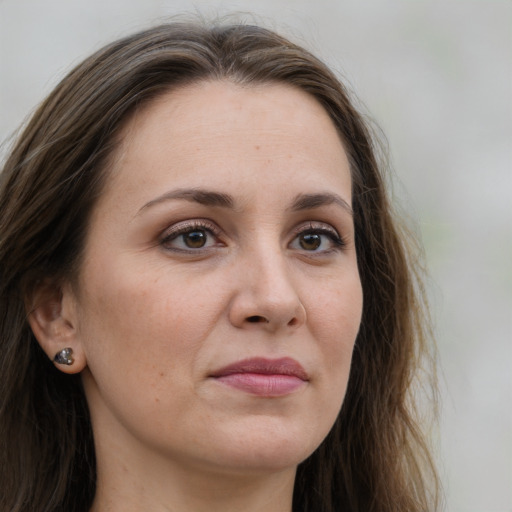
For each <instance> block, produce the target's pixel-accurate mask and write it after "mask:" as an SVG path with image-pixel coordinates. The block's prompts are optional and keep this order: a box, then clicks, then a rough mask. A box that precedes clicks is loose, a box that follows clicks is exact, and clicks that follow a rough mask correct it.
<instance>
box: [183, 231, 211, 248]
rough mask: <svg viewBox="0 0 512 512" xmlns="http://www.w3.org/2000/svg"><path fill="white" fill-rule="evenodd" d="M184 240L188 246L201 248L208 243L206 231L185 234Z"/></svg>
mask: <svg viewBox="0 0 512 512" xmlns="http://www.w3.org/2000/svg"><path fill="white" fill-rule="evenodd" d="M183 240H184V242H185V245H186V246H187V247H190V248H191V249H199V248H201V247H203V246H204V244H205V243H206V233H205V232H204V231H191V232H190V233H187V234H185V235H183Z"/></svg>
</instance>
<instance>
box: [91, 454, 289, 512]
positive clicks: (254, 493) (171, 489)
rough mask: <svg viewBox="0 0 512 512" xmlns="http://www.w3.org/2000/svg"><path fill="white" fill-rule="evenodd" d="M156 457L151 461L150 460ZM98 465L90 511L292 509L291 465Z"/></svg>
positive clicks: (249, 511) (280, 511) (250, 511)
mask: <svg viewBox="0 0 512 512" xmlns="http://www.w3.org/2000/svg"><path fill="white" fill-rule="evenodd" d="M154 462H155V461H154ZM140 469H141V467H138V468H129V467H128V466H126V465H124V464H121V465H119V466H118V465H117V464H116V465H113V466H111V467H108V468H105V467H103V468H102V467H101V466H100V465H99V466H98V485H97V492H96V496H95V499H94V503H93V507H92V508H91V512H121V511H122V512H142V511H145V510H151V511H153V512H178V511H179V512H189V511H190V512H192V511H193V512H217V511H219V512H220V511H222V512H235V511H236V512H239V511H240V510H243V511H244V512H263V511H264V512H291V510H292V495H293V484H294V477H295V471H293V472H291V471H290V470H286V471H282V472H275V473H271V474H256V473H253V474H251V475H249V474H229V473H224V474H219V473H217V474H216V473H213V472H209V471H200V470H197V469H193V468H185V469H183V468H179V467H176V466H175V465H173V464H158V463H156V464H155V463H154V464H153V465H151V467H150V468H148V467H147V466H146V467H145V468H144V471H140Z"/></svg>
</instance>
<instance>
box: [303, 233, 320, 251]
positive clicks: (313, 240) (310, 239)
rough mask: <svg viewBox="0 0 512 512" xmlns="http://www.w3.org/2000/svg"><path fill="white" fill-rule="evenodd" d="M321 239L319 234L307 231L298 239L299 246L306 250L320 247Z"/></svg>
mask: <svg viewBox="0 0 512 512" xmlns="http://www.w3.org/2000/svg"><path fill="white" fill-rule="evenodd" d="M321 242H322V240H321V238H320V235H317V234H314V233H309V234H306V235H302V237H301V239H300V246H301V247H302V248H303V249H306V250H307V251H311V250H314V249H318V248H319V247H320V244H321Z"/></svg>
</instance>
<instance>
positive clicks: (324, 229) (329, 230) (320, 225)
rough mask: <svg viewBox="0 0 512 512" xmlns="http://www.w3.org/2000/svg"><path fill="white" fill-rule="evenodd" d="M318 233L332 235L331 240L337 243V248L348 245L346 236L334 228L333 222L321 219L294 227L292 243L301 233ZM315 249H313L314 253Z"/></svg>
mask: <svg viewBox="0 0 512 512" xmlns="http://www.w3.org/2000/svg"><path fill="white" fill-rule="evenodd" d="M308 232H311V233H316V234H320V235H327V236H328V237H330V239H331V242H332V243H333V244H334V245H335V249H341V248H343V247H345V246H346V245H347V242H346V240H345V238H344V237H343V236H342V235H340V233H339V232H338V230H337V229H336V228H334V227H333V226H332V225H331V224H329V223H326V222H320V221H308V222H305V223H302V224H299V225H298V226H297V227H295V228H294V229H293V234H292V239H291V241H290V244H291V243H292V242H293V241H294V240H295V239H296V238H297V237H298V236H300V235H302V234H304V233H308ZM314 252H315V251H311V253H314ZM325 252H328V251H326V250H323V251H318V253H319V254H320V253H325Z"/></svg>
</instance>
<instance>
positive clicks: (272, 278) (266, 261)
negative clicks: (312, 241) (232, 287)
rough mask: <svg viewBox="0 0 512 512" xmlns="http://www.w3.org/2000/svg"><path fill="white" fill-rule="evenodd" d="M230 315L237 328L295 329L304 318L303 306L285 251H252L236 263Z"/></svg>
mask: <svg viewBox="0 0 512 512" xmlns="http://www.w3.org/2000/svg"><path fill="white" fill-rule="evenodd" d="M239 276H240V277H239V279H238V283H237V287H236V292H235V294H234V297H233V299H232V301H231V304H230V311H229V319H230V322H231V324H232V325H234V326H235V327H237V328H261V329H264V330H266V331H269V332H276V331H279V330H295V329H297V328H298V327H300V326H301V325H303V324H304V323H305V322H306V309H305V307H304V305H303V303H302V301H301V298H300V293H299V291H298V290H297V289H296V285H295V284H294V282H293V279H292V276H291V271H290V269H289V268H288V265H287V262H286V258H285V256H284V255H280V254H279V255H278V254H274V255H269V254H268V253H267V254H261V253H258V254H254V255H252V257H251V258H250V259H249V260H248V261H245V262H243V263H241V264H240V266H239Z"/></svg>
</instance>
